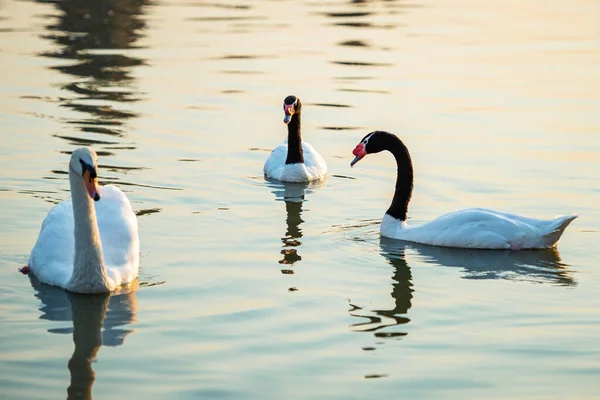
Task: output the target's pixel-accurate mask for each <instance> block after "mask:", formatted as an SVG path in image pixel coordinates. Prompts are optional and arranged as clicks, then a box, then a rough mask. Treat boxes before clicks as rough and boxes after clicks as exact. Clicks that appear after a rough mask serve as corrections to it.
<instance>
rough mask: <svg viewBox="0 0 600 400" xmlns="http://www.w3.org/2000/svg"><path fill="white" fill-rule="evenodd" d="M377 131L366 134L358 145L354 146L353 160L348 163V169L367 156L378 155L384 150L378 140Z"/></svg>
mask: <svg viewBox="0 0 600 400" xmlns="http://www.w3.org/2000/svg"><path fill="white" fill-rule="evenodd" d="M379 133H380V132H379V131H374V132H371V133H368V134H367V135H366V136H365V137H364V138H362V140H361V141H360V143H359V144H357V145H356V147H355V148H354V150H353V151H352V154H354V156H355V157H354V160H352V162H351V163H350V167H353V166H354V164H356V163H357V162H359V161H360V160H362V159H363V157H364V156H366V155H367V154H372V153H379V152H380V151H383V150H385V149H384V146H383V143H381V140H379V139H378V137H379V136H380V135H379Z"/></svg>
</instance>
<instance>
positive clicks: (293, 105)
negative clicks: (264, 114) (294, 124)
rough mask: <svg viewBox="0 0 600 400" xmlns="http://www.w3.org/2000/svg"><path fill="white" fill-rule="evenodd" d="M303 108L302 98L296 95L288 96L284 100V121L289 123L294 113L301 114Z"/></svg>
mask: <svg viewBox="0 0 600 400" xmlns="http://www.w3.org/2000/svg"><path fill="white" fill-rule="evenodd" d="M301 109H302V104H301V103H300V99H299V98H297V97H296V96H288V97H286V98H285V99H284V100H283V112H284V113H285V115H284V117H283V123H284V124H286V125H287V124H289V123H290V121H291V120H292V116H293V115H294V114H300V110H301Z"/></svg>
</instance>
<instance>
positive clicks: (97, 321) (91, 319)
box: [67, 294, 110, 400]
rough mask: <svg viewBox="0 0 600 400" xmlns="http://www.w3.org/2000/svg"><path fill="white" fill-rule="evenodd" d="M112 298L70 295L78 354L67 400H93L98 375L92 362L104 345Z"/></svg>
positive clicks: (72, 363)
mask: <svg viewBox="0 0 600 400" xmlns="http://www.w3.org/2000/svg"><path fill="white" fill-rule="evenodd" d="M109 298H110V295H103V294H101V295H77V294H69V301H70V302H71V307H72V312H73V342H74V343H75V351H74V352H73V356H72V357H71V359H70V360H69V371H70V373H71V385H69V388H68V389H67V399H90V400H91V399H92V385H93V384H94V380H95V379H96V378H95V375H96V374H95V373H94V370H93V369H92V362H93V361H94V358H96V354H97V353H98V350H99V349H100V346H102V324H103V322H104V318H105V317H106V309H107V305H108V300H109Z"/></svg>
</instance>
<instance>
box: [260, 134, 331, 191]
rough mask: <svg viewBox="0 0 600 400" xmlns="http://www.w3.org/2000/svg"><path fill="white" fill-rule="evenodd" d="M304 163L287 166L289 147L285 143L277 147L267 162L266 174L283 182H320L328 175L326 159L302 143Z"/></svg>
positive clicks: (307, 144)
mask: <svg viewBox="0 0 600 400" xmlns="http://www.w3.org/2000/svg"><path fill="white" fill-rule="evenodd" d="M302 151H303V153H304V163H295V164H286V163H285V160H286V158H287V152H288V145H287V140H286V141H285V143H283V144H280V145H279V146H277V147H275V148H274V149H273V151H272V152H271V154H270V155H269V158H267V161H266V162H265V167H264V170H265V174H266V175H267V176H268V177H269V178H273V179H277V180H278V181H282V182H312V181H318V180H321V179H323V178H324V177H325V175H326V174H327V164H326V163H325V159H323V157H322V156H321V155H320V154H319V153H318V152H317V151H316V150H315V149H314V147H312V146H311V144H310V143H306V142H304V141H302Z"/></svg>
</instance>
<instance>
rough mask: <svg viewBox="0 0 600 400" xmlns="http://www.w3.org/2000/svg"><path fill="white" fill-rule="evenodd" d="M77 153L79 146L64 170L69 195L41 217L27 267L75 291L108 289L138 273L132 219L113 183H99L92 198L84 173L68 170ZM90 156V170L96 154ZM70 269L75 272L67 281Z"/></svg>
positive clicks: (44, 279)
mask: <svg viewBox="0 0 600 400" xmlns="http://www.w3.org/2000/svg"><path fill="white" fill-rule="evenodd" d="M83 150H86V151H91V152H93V150H91V149H83ZM81 153H82V151H81V149H79V150H78V151H77V152H74V153H73V157H72V160H71V165H70V168H69V179H70V181H71V194H72V198H71V199H67V200H64V201H62V202H61V203H59V204H57V205H56V206H54V207H53V208H52V209H51V210H50V212H49V213H48V215H47V217H46V218H45V219H44V222H43V223H42V228H41V230H40V234H39V236H38V239H37V242H36V244H35V246H34V247H33V250H32V251H31V255H30V258H29V267H30V268H31V272H32V273H33V274H34V275H35V276H36V277H37V278H38V279H39V280H40V281H41V282H43V283H46V284H49V285H55V286H59V287H61V288H63V289H67V290H70V291H74V292H78V293H99V292H110V291H112V290H115V289H116V288H118V287H119V286H121V285H123V284H127V283H129V282H131V281H133V280H134V279H135V278H136V277H137V275H138V270H139V238H138V223H137V217H136V215H135V213H134V212H133V209H132V208H131V204H130V203H129V200H128V199H127V196H125V194H124V193H123V192H122V191H121V190H120V189H119V188H117V187H115V186H110V185H109V186H103V187H101V199H100V200H98V201H92V199H91V198H90V197H89V196H90V195H91V194H90V195H88V193H87V192H86V189H85V187H84V186H83V185H84V183H83V182H82V181H83V179H87V175H85V174H83V178H82V176H81V174H79V175H78V173H76V172H73V170H74V168H76V167H77V163H78V162H79V159H77V160H75V161H74V159H75V158H76V157H79V156H81ZM83 153H85V151H84V152H83ZM84 156H85V154H84V155H83V156H82V157H84ZM92 159H93V160H92V161H91V162H92V163H94V164H93V165H94V168H95V165H96V163H95V153H93V157H92ZM82 165H83V164H82ZM93 180H94V182H95V178H94V179H93ZM80 182H81V183H80ZM90 182H92V180H91V179H90ZM96 188H97V186H96ZM88 191H89V190H88ZM73 202H75V203H76V204H73ZM74 206H75V207H74ZM74 210H75V212H74ZM96 221H97V228H95V227H94V225H95V224H96ZM76 225H78V226H79V228H78V229H79V230H77V229H76ZM76 232H79V236H80V237H79V238H77V237H76V235H77V234H76ZM98 235H99V238H98ZM76 248H78V249H79V257H77V256H76ZM74 271H77V274H76V275H77V276H76V277H75V278H74V279H72V278H73V277H74Z"/></svg>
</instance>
